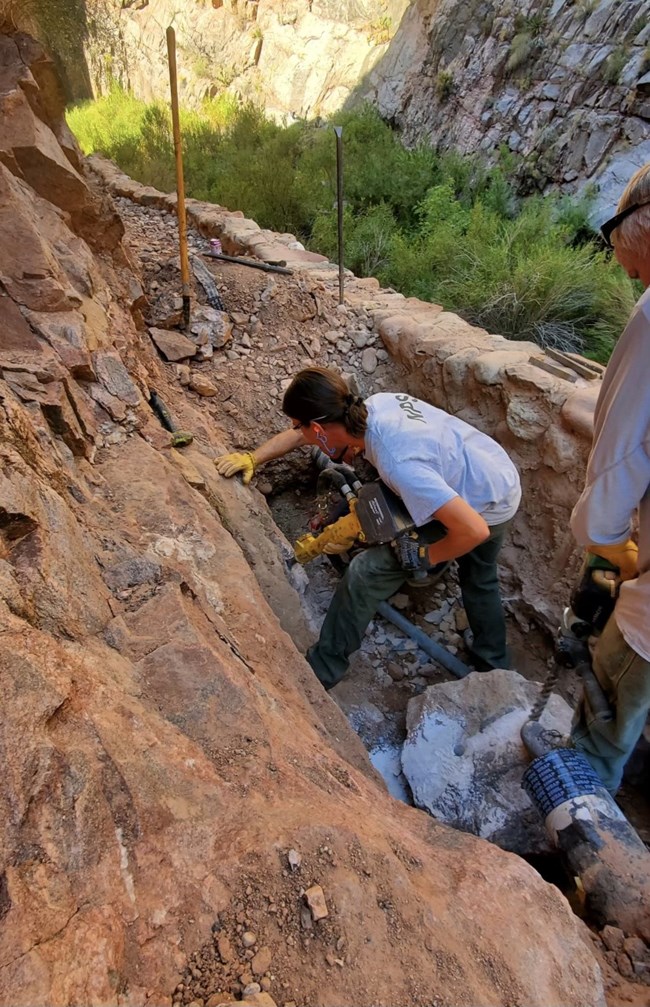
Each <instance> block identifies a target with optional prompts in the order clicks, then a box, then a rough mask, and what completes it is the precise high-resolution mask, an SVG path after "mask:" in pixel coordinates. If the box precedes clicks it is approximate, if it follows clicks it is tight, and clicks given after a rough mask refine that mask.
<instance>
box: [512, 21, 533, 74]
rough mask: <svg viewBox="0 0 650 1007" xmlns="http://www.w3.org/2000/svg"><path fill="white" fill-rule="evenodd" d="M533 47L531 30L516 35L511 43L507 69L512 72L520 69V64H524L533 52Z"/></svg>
mask: <svg viewBox="0 0 650 1007" xmlns="http://www.w3.org/2000/svg"><path fill="white" fill-rule="evenodd" d="M533 48H534V43H533V36H532V35H531V34H530V32H527V31H522V32H520V33H519V34H518V35H515V37H514V38H513V40H512V42H511V44H510V52H509V54H508V59H507V61H506V70H508V71H509V72H510V73H512V71H513V70H518V69H519V67H520V66H523V64H524V63H525V62H526V60H527V59H528V57H529V56H530V54H531V53H532V51H533Z"/></svg>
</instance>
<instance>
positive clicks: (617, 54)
mask: <svg viewBox="0 0 650 1007" xmlns="http://www.w3.org/2000/svg"><path fill="white" fill-rule="evenodd" d="M628 59H629V53H628V51H627V49H625V48H623V47H622V46H621V47H619V48H618V49H614V51H613V52H612V53H611V54H610V55H609V56H608V57H607V59H606V60H605V63H604V66H603V79H604V81H605V83H606V84H618V82H619V80H620V79H621V74H622V72H623V68H624V67H625V64H626V63H627V61H628Z"/></svg>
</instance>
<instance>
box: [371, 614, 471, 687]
mask: <svg viewBox="0 0 650 1007" xmlns="http://www.w3.org/2000/svg"><path fill="white" fill-rule="evenodd" d="M377 611H378V612H379V614H380V615H383V617H384V619H388V621H389V622H392V624H393V625H394V626H397V628H398V629H401V631H402V633H406V635H407V636H410V637H411V639H412V640H415V642H416V643H417V645H418V647H419V648H420V649H421V650H423V651H424V652H425V654H428V655H429V657H432V658H433V660H434V661H435V662H436V664H440V665H442V667H443V668H445V670H446V671H449V672H451V674H452V675H455V676H456V678H465V676H466V675H469V673H470V672H471V670H472V669H471V668H468V667H467V665H466V664H463V662H462V661H459V660H458V658H456V657H454V655H453V654H450V653H449V651H448V650H445V648H444V647H441V646H440V644H439V643H436V642H435V640H432V639H431V637H430V636H427V634H426V633H424V632H423V631H422V630H421V629H418V627H417V626H414V625H413V623H412V622H409V620H408V619H406V618H405V617H404V616H403V615H400V613H399V612H398V611H397V610H396V609H394V608H393V606H392V605H389V604H388V602H386V601H382V602H380V603H379V605H378V606H377Z"/></svg>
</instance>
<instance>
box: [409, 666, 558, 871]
mask: <svg viewBox="0 0 650 1007" xmlns="http://www.w3.org/2000/svg"><path fill="white" fill-rule="evenodd" d="M538 695H539V686H538V684H537V683H535V682H528V681H526V679H525V678H522V676H521V675H519V674H517V672H516V671H505V670H496V671H490V672H488V673H483V674H479V673H478V672H475V673H473V674H471V675H468V676H467V678H463V679H461V680H460V681H455V682H443V683H441V684H440V685H432V686H430V688H428V689H427V690H426V691H425V692H424V693H422V695H420V696H417V697H415V698H414V699H412V700H411V701H410V702H409V705H408V711H407V722H406V726H407V739H406V741H405V743H404V747H403V749H402V768H403V771H404V775H405V777H406V779H407V780H408V783H409V786H410V787H411V791H412V793H413V799H414V801H415V804H416V805H417V806H418V807H420V808H426V810H427V811H429V812H430V813H431V814H432V815H433V816H434V817H435V818H437V819H439V820H440V821H442V822H446V823H447V824H448V825H452V826H453V827H454V828H456V829H462V830H463V831H464V832H472V833H474V835H476V836H481V837H482V838H483V839H489V840H490V841H491V842H493V843H497V844H498V845H499V846H502V847H503V848H504V849H506V850H512V851H514V852H515V853H520V854H534V853H542V852H547V851H548V850H549V849H550V844H549V840H548V837H547V835H546V832H545V830H544V826H543V823H542V821H541V819H540V817H539V812H538V811H537V809H536V808H535V807H534V806H533V805H532V804H531V802H530V800H529V798H528V796H527V795H526V793H525V792H524V791H523V790H522V787H521V779H522V775H523V773H524V770H525V769H526V766H527V765H528V763H529V761H530V760H529V758H528V756H527V754H526V750H525V748H524V746H523V743H522V741H521V737H520V734H519V732H520V730H521V727H522V725H523V724H524V723H525V721H526V720H527V719H528V717H529V715H530V711H531V708H532V706H533V703H534V702H535V700H536V699H537V697H538ZM570 723H571V710H570V708H569V706H568V705H567V703H565V701H564V700H563V699H562V698H561V697H560V696H557V695H552V696H551V699H550V701H549V704H548V706H547V708H546V710H545V712H544V717H543V724H544V726H548V727H550V728H554V729H556V730H559V731H561V732H563V733H565V734H566V733H567V732H568V730H569V726H570Z"/></svg>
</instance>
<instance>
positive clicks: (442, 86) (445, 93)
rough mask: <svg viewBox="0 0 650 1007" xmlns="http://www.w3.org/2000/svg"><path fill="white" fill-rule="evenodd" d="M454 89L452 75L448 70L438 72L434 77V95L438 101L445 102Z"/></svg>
mask: <svg viewBox="0 0 650 1007" xmlns="http://www.w3.org/2000/svg"><path fill="white" fill-rule="evenodd" d="M453 89H454V75H453V73H452V72H451V71H450V70H440V71H438V76H437V77H436V94H437V95H438V98H439V99H440V101H447V98H449V96H450V94H451V92H452V91H453Z"/></svg>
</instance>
